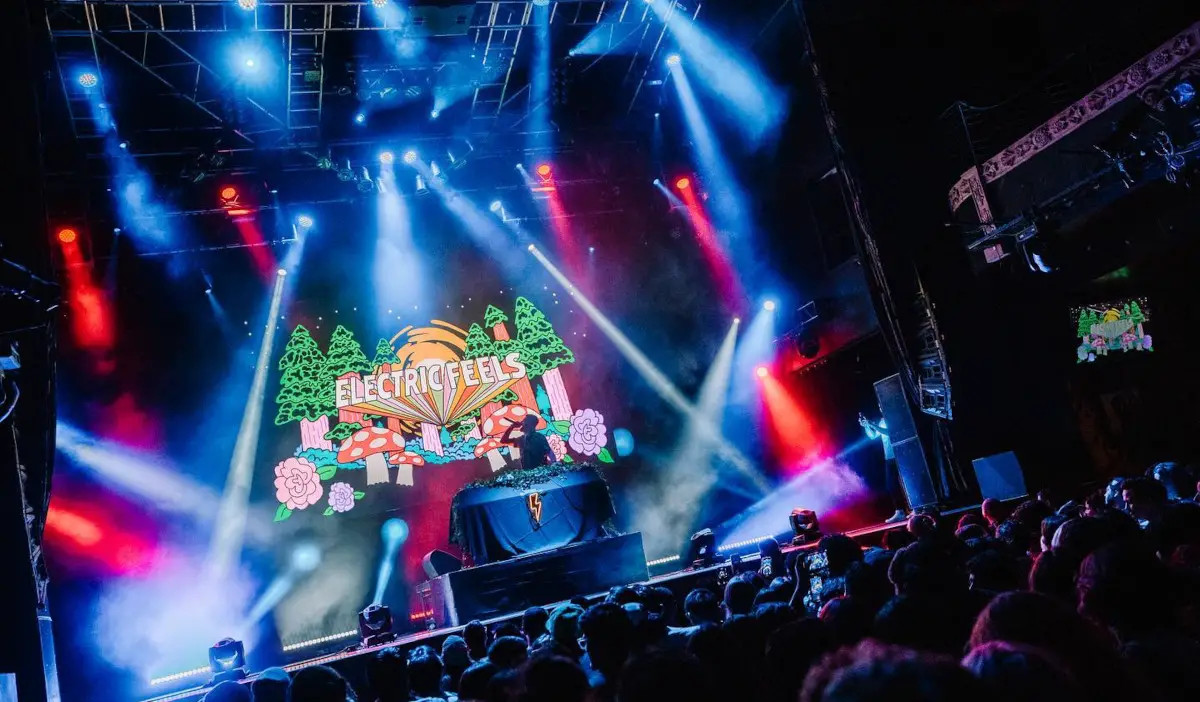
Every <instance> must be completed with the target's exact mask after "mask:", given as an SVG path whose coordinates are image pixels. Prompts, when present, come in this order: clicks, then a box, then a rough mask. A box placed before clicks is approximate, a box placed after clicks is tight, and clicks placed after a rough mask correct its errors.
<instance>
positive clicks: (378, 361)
mask: <svg viewBox="0 0 1200 702" xmlns="http://www.w3.org/2000/svg"><path fill="white" fill-rule="evenodd" d="M395 360H396V351H395V350H394V349H393V348H392V345H391V344H390V343H388V340H387V339H380V340H379V341H377V342H376V343H375V358H374V359H373V360H372V361H371V366H372V370H374V369H376V368H379V367H380V366H382V365H383V364H385V363H391V362H393V361H395Z"/></svg>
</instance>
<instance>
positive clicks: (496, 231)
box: [412, 159, 524, 280]
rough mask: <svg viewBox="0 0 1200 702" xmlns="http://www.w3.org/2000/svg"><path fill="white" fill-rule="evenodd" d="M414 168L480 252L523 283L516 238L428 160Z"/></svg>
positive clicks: (511, 277) (415, 165)
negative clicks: (447, 179)
mask: <svg viewBox="0 0 1200 702" xmlns="http://www.w3.org/2000/svg"><path fill="white" fill-rule="evenodd" d="M412 166H413V168H415V169H416V170H417V172H418V173H420V174H421V177H422V178H424V179H425V182H426V183H428V184H429V189H430V190H432V191H433V192H434V193H435V194H436V195H437V196H438V198H439V199H440V200H441V201H442V204H443V205H445V207H446V209H447V210H450V212H451V214H453V215H455V216H456V217H458V219H459V221H461V222H462V223H463V228H464V229H465V231H466V233H467V236H469V237H470V238H471V240H472V241H473V242H475V244H476V245H477V246H478V247H479V248H480V250H482V251H484V252H485V253H487V254H488V255H489V256H490V257H491V258H492V259H493V260H495V261H496V262H497V263H499V264H501V265H500V268H501V269H502V270H503V271H504V272H505V275H507V276H509V277H510V279H515V280H520V279H521V273H522V271H523V269H524V266H523V265H522V263H523V261H522V260H521V259H520V257H519V256H518V254H517V252H516V251H515V246H514V245H513V241H512V237H511V236H509V234H508V232H507V231H505V229H504V228H502V227H501V226H500V225H499V224H498V223H497V222H496V218H495V217H493V216H491V213H490V212H488V211H487V210H484V209H483V208H481V207H479V206H477V205H476V204H475V203H474V202H472V201H471V200H469V199H467V198H466V197H465V196H464V195H463V194H462V193H460V192H458V191H457V190H455V189H453V188H451V187H450V186H449V185H446V182H445V181H444V180H443V179H442V178H441V177H438V176H435V175H434V174H433V171H432V169H430V167H429V165H428V164H427V163H425V162H424V161H421V160H420V159H418V160H417V161H416V162H415V163H413V164H412Z"/></svg>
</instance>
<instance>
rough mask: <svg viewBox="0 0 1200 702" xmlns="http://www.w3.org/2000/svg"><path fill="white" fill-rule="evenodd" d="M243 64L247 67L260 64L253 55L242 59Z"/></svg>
mask: <svg viewBox="0 0 1200 702" xmlns="http://www.w3.org/2000/svg"><path fill="white" fill-rule="evenodd" d="M242 65H243V66H245V67H246V68H254V67H255V66H257V65H258V62H257V61H255V60H254V57H253V56H247V57H246V58H245V59H243V60H242Z"/></svg>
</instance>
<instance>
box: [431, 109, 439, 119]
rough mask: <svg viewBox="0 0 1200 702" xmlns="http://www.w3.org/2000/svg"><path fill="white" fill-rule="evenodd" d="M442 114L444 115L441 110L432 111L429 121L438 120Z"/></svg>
mask: <svg viewBox="0 0 1200 702" xmlns="http://www.w3.org/2000/svg"><path fill="white" fill-rule="evenodd" d="M441 114H442V113H441V111H439V110H430V111H429V119H437V118H438V116H439V115H441Z"/></svg>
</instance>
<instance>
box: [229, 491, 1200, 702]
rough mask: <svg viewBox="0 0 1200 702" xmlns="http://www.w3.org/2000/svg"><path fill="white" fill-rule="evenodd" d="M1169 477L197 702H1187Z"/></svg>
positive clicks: (1189, 515) (561, 610) (1187, 645)
mask: <svg viewBox="0 0 1200 702" xmlns="http://www.w3.org/2000/svg"><path fill="white" fill-rule="evenodd" d="M1183 472H1184V471H1183V469H1177V471H1175V472H1170V471H1164V470H1160V469H1159V468H1158V467H1156V468H1155V469H1153V470H1152V471H1151V472H1150V474H1148V475H1147V476H1144V477H1141V476H1139V477H1134V478H1130V479H1128V480H1123V481H1114V482H1113V484H1111V485H1110V486H1109V487H1108V489H1106V490H1104V491H1100V492H1097V493H1096V494H1094V495H1091V496H1089V497H1087V498H1086V499H1085V500H1082V501H1078V502H1076V501H1070V502H1067V503H1066V504H1063V505H1057V504H1055V501H1054V500H1053V499H1052V498H1051V497H1050V496H1048V495H1046V494H1045V493H1042V494H1039V495H1038V497H1037V499H1031V500H1028V501H1025V502H1023V503H1021V504H1019V505H1017V506H1016V507H1015V509H1012V510H1011V511H1010V510H1008V509H1006V507H1005V506H1004V505H1002V504H1000V503H997V502H994V501H987V502H985V503H984V504H983V508H982V511H981V512H975V513H969V514H966V515H964V516H962V517H961V518H959V519H957V520H949V519H946V518H943V517H942V516H940V515H938V514H937V513H933V512H930V513H922V514H916V515H913V516H912V517H911V518H910V519H909V520H908V524H907V529H897V530H893V531H890V532H888V533H887V534H886V536H885V539H884V542H883V545H882V546H881V547H870V548H867V549H863V548H862V547H860V546H859V545H858V544H857V543H856V542H854V541H853V540H852V539H850V538H848V537H846V536H844V535H840V534H832V535H826V536H824V537H823V538H821V540H820V541H819V543H818V545H817V547H816V548H815V549H811V550H802V551H795V552H793V553H790V554H787V555H786V556H784V554H783V553H782V552H781V551H780V550H779V549H778V547H777V545H775V544H774V543H773V542H771V543H765V544H763V545H762V546H761V548H760V551H761V552H762V553H763V558H762V559H761V561H760V569H759V571H755V572H744V573H739V574H736V575H734V576H733V577H732V578H731V579H730V580H729V581H728V582H727V584H725V586H724V591H723V592H717V591H715V590H713V589H704V588H700V589H695V590H692V591H691V592H690V593H688V594H687V596H686V597H685V598H684V599H683V601H682V602H678V601H677V598H676V596H675V595H674V594H673V592H672V591H671V590H669V589H667V588H665V587H654V586H649V585H632V586H627V587H620V588H616V589H614V590H613V591H611V592H610V593H609V594H608V595H607V597H605V598H604V599H603V601H600V602H593V601H588V600H586V599H582V598H579V599H577V600H576V601H573V602H571V603H569V604H563V605H561V606H558V607H556V608H554V609H553V611H547V610H545V609H542V608H536V607H535V608H532V609H530V610H528V611H526V612H525V614H524V616H523V617H522V619H521V621H520V623H519V624H518V623H516V622H511V623H503V624H501V625H498V626H497V627H495V628H494V629H493V630H490V631H489V630H488V629H487V628H486V627H485V626H484V625H482V624H480V623H479V622H472V623H470V624H468V625H467V626H466V627H465V628H464V629H463V630H462V632H461V635H454V636H450V637H448V638H446V639H445V641H444V643H443V644H442V646H441V648H440V650H438V649H435V648H432V647H429V646H419V647H417V648H415V649H413V650H411V651H409V652H408V653H407V654H404V653H402V652H401V651H399V650H398V649H395V648H387V649H384V650H382V651H379V652H378V653H376V654H374V656H373V657H372V658H371V659H370V660H369V662H368V668H367V676H366V678H367V680H366V684H365V688H363V687H362V686H360V689H359V690H358V692H357V697H356V692H355V691H354V690H353V689H352V687H351V685H350V684H349V683H348V682H347V681H346V680H345V679H344V678H343V677H342V676H341V675H339V674H338V673H337V672H336V671H334V670H333V669H331V668H328V667H324V666H316V667H310V668H305V669H302V670H300V671H299V672H297V673H295V674H294V676H291V677H290V678H289V676H288V675H287V674H286V673H284V672H283V671H282V670H279V669H276V670H272V671H268V674H264V675H262V676H260V677H259V678H258V679H257V680H255V682H254V683H253V684H252V685H251V686H245V685H237V684H234V683H228V684H223V685H221V686H218V687H217V688H214V689H213V690H212V691H211V692H210V693H209V695H208V697H207V700H208V702H228V701H232V700H240V701H241V702H249V700H251V699H253V701H254V702H345V701H346V700H352V699H360V700H375V701H377V702H405V701H408V700H424V699H432V700H448V701H449V700H455V699H458V700H464V701H465V700H483V701H486V702H585V701H591V702H609V701H611V700H617V701H619V702H662V701H663V700H699V701H705V700H712V701H714V702H716V701H718V700H720V701H725V700H766V701H769V702H775V701H779V702H783V701H787V702H796V701H799V702H860V701H865V700H887V701H888V702H909V701H912V702H917V701H921V702H940V701H943V700H945V701H949V700H1010V699H1019V700H1022V701H1023V702H1040V701H1043V700H1044V701H1046V702H1051V701H1052V702H1071V701H1073V700H1085V699H1086V700H1101V701H1104V700H1112V701H1113V702H1117V701H1120V702H1128V700H1130V699H1137V700H1148V701H1159V700H1161V701H1164V702H1169V701H1174V700H1200V676H1197V675H1196V674H1195V670H1194V668H1193V666H1194V665H1195V662H1196V661H1200V504H1198V503H1197V499H1198V497H1197V496H1196V495H1195V494H1186V495H1185V494H1183V493H1184V492H1189V493H1190V486H1189V487H1181V485H1180V483H1179V480H1178V478H1179V474H1180V473H1183ZM1191 484H1192V485H1195V482H1194V476H1193V478H1192V482H1191ZM768 573H769V574H770V575H772V576H773V577H766V575H765V574H768Z"/></svg>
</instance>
